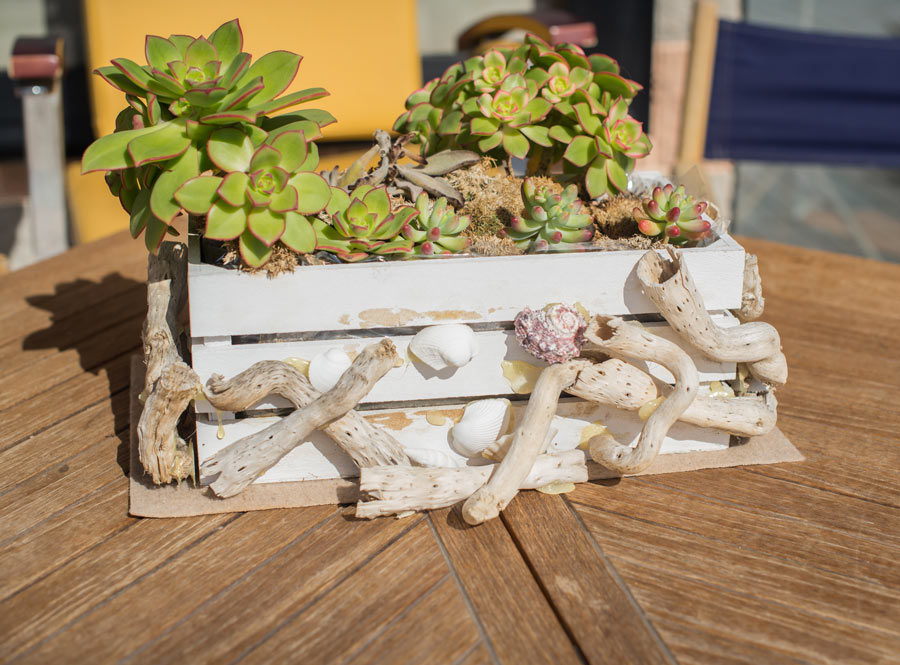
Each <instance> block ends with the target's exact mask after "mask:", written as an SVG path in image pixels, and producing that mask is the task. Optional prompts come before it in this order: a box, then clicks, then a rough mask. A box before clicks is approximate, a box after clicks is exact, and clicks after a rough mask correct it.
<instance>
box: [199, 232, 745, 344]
mask: <svg viewBox="0 0 900 665" xmlns="http://www.w3.org/2000/svg"><path fill="white" fill-rule="evenodd" d="M683 252H684V257H685V260H686V261H687V264H688V266H689V269H690V271H691V275H692V276H693V277H694V281H695V282H696V283H697V286H698V289H699V291H700V293H701V295H702V296H703V300H704V303H705V305H706V307H707V309H711V310H718V309H732V308H735V307H739V306H740V299H741V287H742V280H743V269H744V250H743V249H742V248H741V247H740V245H738V244H737V243H736V242H734V240H732V239H731V238H730V237H728V236H724V237H722V238H720V239H719V240H717V241H716V242H714V243H712V244H711V245H709V246H707V247H701V248H690V249H685V250H683ZM643 254H644V252H643V251H642V250H624V251H617V252H584V253H569V254H549V255H543V256H498V257H475V258H451V259H446V260H441V259H437V260H431V261H388V262H376V263H364V264H353V265H351V264H343V265H327V266H304V267H303V268H302V269H298V270H296V271H294V272H293V273H290V274H285V275H280V276H279V277H278V279H272V280H270V279H268V278H267V277H266V276H265V275H263V274H257V275H253V274H248V273H246V272H241V271H238V270H226V269H224V268H219V267H216V266H210V265H205V264H190V266H189V275H188V282H189V289H190V294H191V297H190V313H191V334H192V335H193V336H195V337H214V336H217V335H251V334H256V333H292V332H305V331H312V330H352V329H355V328H385V327H395V326H415V325H431V324H434V323H449V322H457V323H472V322H495V321H511V320H512V319H513V318H514V317H515V315H516V314H517V313H518V312H519V311H520V310H521V309H523V308H524V307H526V306H531V307H542V306H543V305H545V304H547V303H553V302H559V301H560V300H566V301H572V302H574V301H579V302H581V303H582V304H583V305H584V306H585V307H586V308H587V309H588V310H589V311H591V312H605V313H607V314H627V313H632V314H640V313H649V312H655V311H656V309H655V308H654V306H653V304H652V303H651V302H650V301H649V300H647V298H646V297H645V296H644V295H643V294H642V293H641V290H640V283H639V281H638V279H637V276H636V275H635V274H634V267H635V264H636V263H637V261H638V260H639V259H640V258H641V256H643ZM548 275H565V279H564V281H562V282H560V281H559V280H556V279H547V276H548ZM598 276H602V277H598ZM360 285H366V288H361V286H360ZM260 286H264V288H260ZM222 293H228V294H229V297H228V298H224V299H223V298H222V297H221V294H222ZM261 294H262V295H261ZM322 294H328V297H327V298H323V297H322ZM286 303H290V305H289V306H286Z"/></svg>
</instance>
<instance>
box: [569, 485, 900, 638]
mask: <svg viewBox="0 0 900 665" xmlns="http://www.w3.org/2000/svg"><path fill="white" fill-rule="evenodd" d="M574 503H575V504H577V505H580V506H583V507H584V508H586V509H589V510H595V511H597V512H602V513H606V514H607V515H615V516H616V517H619V518H623V519H627V520H629V521H632V522H637V523H639V524H648V525H651V526H654V527H659V528H661V529H664V530H666V531H671V532H674V533H679V534H684V535H685V536H688V537H690V538H698V539H702V540H705V541H709V542H710V543H715V544H717V545H721V546H724V547H728V548H731V549H739V550H740V551H742V552H746V553H751V554H756V555H760V556H762V557H767V558H770V559H774V560H776V561H780V562H781V563H784V564H787V565H790V566H794V567H796V568H797V569H803V570H815V571H817V572H819V573H822V574H823V575H827V576H829V577H836V578H839V579H843V580H848V581H850V582H852V583H853V584H855V585H857V586H859V587H863V586H870V587H873V588H876V589H878V590H885V591H895V589H894V588H893V587H891V586H889V585H887V584H884V583H883V582H878V581H877V580H871V579H865V578H860V577H855V576H852V575H847V574H845V573H841V572H838V571H835V570H830V569H828V568H822V567H821V566H816V565H811V564H809V563H807V562H801V561H798V560H796V559H790V558H787V557H784V556H779V555H777V554H773V553H772V552H768V551H766V550H760V549H757V548H753V547H748V546H746V545H744V546H741V547H737V546H736V545H734V544H732V543H729V542H728V541H725V540H720V539H719V538H714V537H712V536H707V535H703V534H699V533H694V532H691V531H688V530H687V529H683V528H681V527H677V526H672V525H671V524H662V523H660V522H654V521H653V520H650V519H642V518H640V517H634V516H632V515H626V514H625V513H620V512H618V511H615V510H609V509H607V508H602V507H600V506H594V505H591V504H586V503H583V502H578V501H576V502H574ZM625 558H627V557H625ZM628 560H629V561H631V559H628ZM683 577H685V579H691V580H693V579H695V578H693V577H688V576H683ZM847 625H854V624H851V623H848V624H847Z"/></svg>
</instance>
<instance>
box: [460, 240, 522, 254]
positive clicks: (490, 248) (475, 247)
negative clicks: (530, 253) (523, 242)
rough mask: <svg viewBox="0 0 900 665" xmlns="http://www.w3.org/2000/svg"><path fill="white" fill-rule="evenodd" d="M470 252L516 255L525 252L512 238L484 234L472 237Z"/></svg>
mask: <svg viewBox="0 0 900 665" xmlns="http://www.w3.org/2000/svg"><path fill="white" fill-rule="evenodd" d="M469 253H471V254H475V255H476V256H516V255H518V254H524V253H525V252H523V251H522V250H521V249H519V248H518V247H517V246H516V243H514V242H513V241H512V239H511V238H498V237H497V236H482V237H475V238H473V239H472V245H471V246H470V247H469Z"/></svg>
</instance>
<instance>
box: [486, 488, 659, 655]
mask: <svg viewBox="0 0 900 665" xmlns="http://www.w3.org/2000/svg"><path fill="white" fill-rule="evenodd" d="M502 517H503V521H504V523H505V524H506V526H507V528H508V529H509V531H510V533H511V534H512V536H513V538H514V539H515V541H516V544H517V545H518V547H519V550H520V551H521V552H522V554H523V555H524V557H525V558H526V560H527V561H528V565H529V568H531V570H532V571H533V573H534V575H535V577H536V578H537V579H538V580H539V581H540V583H541V586H542V587H543V589H544V593H545V594H546V595H547V596H548V598H549V600H550V602H551V603H552V605H553V606H554V608H555V610H556V614H557V616H558V617H559V620H560V621H561V622H562V624H563V625H564V626H565V627H566V630H567V631H568V633H569V634H570V635H571V636H572V637H573V638H574V640H575V642H576V643H577V644H578V646H579V648H580V649H581V651H582V652H583V653H584V655H585V657H586V658H587V661H588V662H589V663H634V664H635V665H636V664H638V663H670V664H671V663H674V662H675V661H674V659H673V658H672V655H671V654H670V653H669V652H668V650H667V649H666V648H665V646H664V645H663V643H662V641H661V640H660V638H659V635H658V634H657V633H656V630H655V629H654V628H653V626H652V625H650V622H649V621H648V620H647V618H646V616H645V615H644V613H643V611H642V610H641V608H639V607H638V606H637V603H636V602H635V601H634V599H633V598H632V597H631V594H630V593H629V592H628V590H627V588H625V586H624V585H623V583H622V582H621V580H620V579H619V576H618V573H616V571H615V569H614V568H613V567H612V565H611V564H610V563H609V561H608V560H607V559H606V557H605V556H604V555H603V553H602V551H601V550H600V549H599V547H597V545H596V543H595V542H594V540H593V538H592V537H591V535H590V534H589V533H587V532H586V531H585V529H584V527H583V525H582V523H581V520H580V519H579V518H578V517H576V516H575V515H574V514H573V511H572V510H571V509H570V508H569V507H568V506H567V505H566V502H565V500H564V499H563V497H562V496H561V495H556V496H548V495H542V494H540V493H538V492H520V493H519V494H518V495H517V496H516V498H515V499H514V500H513V501H512V503H510V504H509V506H507V508H506V509H505V510H504V511H503V513H502Z"/></svg>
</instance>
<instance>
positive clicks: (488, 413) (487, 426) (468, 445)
mask: <svg viewBox="0 0 900 665" xmlns="http://www.w3.org/2000/svg"><path fill="white" fill-rule="evenodd" d="M510 411H511V410H510V406H509V400H508V399H499V398H498V399H482V400H479V401H477V402H472V403H471V404H469V405H468V406H467V407H466V410H465V411H464V412H463V417H462V419H461V420H460V421H459V422H458V423H456V424H455V425H454V426H453V428H452V429H451V430H450V436H451V439H452V441H451V446H452V448H453V450H455V451H456V452H458V453H459V454H460V455H465V456H466V457H478V456H479V455H480V454H481V451H482V450H484V449H485V448H487V447H488V446H490V445H491V444H492V443H493V442H494V441H496V440H497V438H498V437H499V436H500V435H501V434H503V433H505V432H506V428H507V427H508V426H509V417H510Z"/></svg>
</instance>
